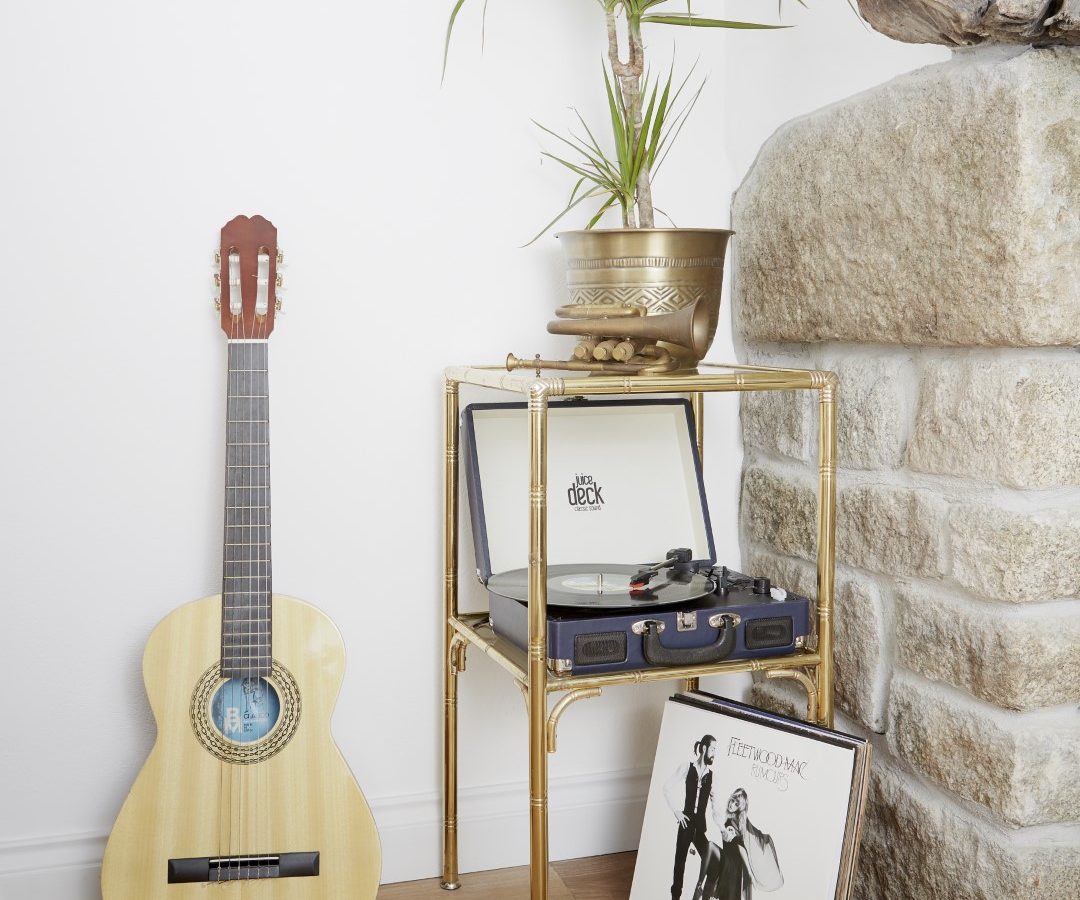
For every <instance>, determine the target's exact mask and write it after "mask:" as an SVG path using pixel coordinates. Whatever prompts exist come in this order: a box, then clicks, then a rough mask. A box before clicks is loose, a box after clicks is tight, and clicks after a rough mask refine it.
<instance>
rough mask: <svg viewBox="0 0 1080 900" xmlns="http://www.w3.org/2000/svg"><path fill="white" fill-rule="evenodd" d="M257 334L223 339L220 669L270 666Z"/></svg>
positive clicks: (258, 673) (264, 399)
mask: <svg viewBox="0 0 1080 900" xmlns="http://www.w3.org/2000/svg"><path fill="white" fill-rule="evenodd" d="M269 383H270V382H269V378H268V373H267V342H266V341H265V340H230V341H229V379H228V401H227V413H226V422H225V442H226V444H225V537H224V542H223V543H224V567H223V568H224V571H223V573H222V574H223V578H222V591H221V596H222V604H221V619H222V621H221V674H222V676H223V677H225V678H256V677H264V676H266V675H269V674H270V670H271V631H272V629H271V622H272V608H271V599H270V598H271V578H270V575H271V567H270V396H269V395H270V391H269Z"/></svg>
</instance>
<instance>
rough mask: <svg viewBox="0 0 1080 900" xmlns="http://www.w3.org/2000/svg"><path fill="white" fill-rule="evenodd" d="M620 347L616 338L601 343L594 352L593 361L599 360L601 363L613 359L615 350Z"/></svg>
mask: <svg viewBox="0 0 1080 900" xmlns="http://www.w3.org/2000/svg"><path fill="white" fill-rule="evenodd" d="M618 345H619V341H617V340H615V339H614V338H612V339H610V340H607V341H601V342H600V343H599V344H597V345H596V348H595V349H594V350H593V352H592V355H593V359H599V360H601V361H603V360H608V359H611V358H612V354H613V353H614V352H615V348H616V347H617V346H618Z"/></svg>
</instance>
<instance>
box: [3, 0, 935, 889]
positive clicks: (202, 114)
mask: <svg viewBox="0 0 1080 900" xmlns="http://www.w3.org/2000/svg"><path fill="white" fill-rule="evenodd" d="M473 5H474V6H475V7H476V8H467V9H466V11H465V13H463V15H462V18H461V22H460V26H459V29H460V30H459V34H458V40H457V43H456V47H455V53H454V55H453V58H452V61H451V70H450V74H449V77H448V79H447V84H446V85H445V86H444V87H443V88H442V89H440V88H439V64H440V54H441V46H442V38H443V33H444V27H445V14H446V7H448V6H449V2H448V0H447V2H441V0H440V2H436V0H427V2H426V3H424V4H422V5H415V6H410V7H407V8H406V6H404V5H395V4H392V3H391V4H382V5H374V8H376V9H378V10H379V14H380V15H381V17H382V18H380V19H377V18H375V17H374V16H373V15H372V14H369V13H368V12H367V11H368V10H369V9H371V8H373V5H372V4H356V3H352V4H345V3H328V4H318V5H315V4H298V3H285V2H281V0H270V2H265V0H264V2H261V3H252V2H233V3H228V4H221V3H208V2H205V0H194V2H190V3H186V4H181V5H162V4H147V3H138V2H134V0H115V2H112V3H108V4H85V3H79V2H74V0H54V2H52V3H48V4H45V3H39V4H5V5H4V6H3V8H2V9H0V84H2V85H3V88H2V89H0V122H2V127H3V131H2V134H3V139H2V142H0V198H2V199H0V263H2V264H0V285H2V289H0V290H2V294H3V304H4V313H5V315H4V319H3V322H2V324H0V341H2V347H0V384H2V385H3V387H2V391H0V398H2V406H0V416H2V418H0V427H2V428H3V435H4V438H3V441H2V443H0V454H2V455H0V460H2V467H0V472H2V478H3V485H2V502H3V509H4V517H3V525H2V528H3V531H2V544H0V562H2V569H0V575H2V581H0V584H2V585H3V590H4V593H5V602H4V604H3V609H4V611H5V614H6V616H5V621H4V623H3V626H2V627H0V677H2V684H3V689H2V702H3V713H4V720H5V726H4V729H3V739H2V740H0V897H2V898H4V900H7V898H13V900H14V898H18V900H22V898H34V900H37V898H42V900H52V898H54V897H55V898H62V900H83V898H92V897H95V896H96V888H95V886H94V885H95V878H96V873H95V870H94V866H95V865H96V861H97V859H98V858H99V857H100V853H101V850H102V848H103V846H104V839H105V836H106V835H107V833H108V829H109V827H110V825H111V823H112V820H113V818H114V816H115V815H116V812H117V810H118V809H119V806H120V804H121V802H122V800H123V798H124V796H125V793H126V791H127V789H128V787H129V785H130V783H131V781H132V780H133V778H134V776H135V774H136V772H137V771H138V769H139V767H140V765H141V764H142V761H143V760H144V758H145V756H146V754H147V752H148V750H149V748H150V746H151V743H152V741H153V734H154V727H153V723H152V720H151V717H150V713H149V709H148V706H147V703H146V700H145V698H144V695H143V690H142V685H141V679H140V674H139V668H140V658H141V653H142V647H143V644H144V642H145V640H146V637H147V635H148V633H149V631H150V629H151V628H152V627H153V625H154V623H155V622H157V621H158V620H159V619H160V618H161V617H162V616H164V615H165V614H166V613H168V612H169V611H170V610H171V609H173V608H174V607H175V606H177V605H179V604H180V603H182V602H184V601H187V600H190V599H194V598H197V597H200V596H202V595H205V594H208V593H213V592H214V591H215V590H216V589H217V587H218V581H219V577H220V573H219V555H220V546H219V544H220V532H219V528H220V504H221V493H222V491H221V462H220V461H221V452H222V451H221V446H222V440H223V437H222V427H221V418H222V417H221V409H222V402H221V388H222V377H221V375H222V369H223V364H224V346H223V341H222V335H221V333H220V331H219V330H218V327H217V325H216V321H215V314H214V312H213V309H212V307H211V304H210V296H211V286H210V254H211V251H212V249H213V247H214V245H215V241H216V237H217V231H218V229H219V228H220V226H221V225H222V224H223V223H224V222H225V221H227V220H228V219H229V218H231V217H232V216H234V215H236V214H238V213H246V214H252V213H256V212H258V213H262V214H264V215H266V216H268V217H269V218H271V219H272V220H273V221H274V222H275V223H276V224H277V226H278V228H279V231H280V236H281V241H282V245H283V247H284V248H285V251H286V262H287V268H286V270H285V271H286V284H287V287H288V290H287V291H286V292H285V313H284V314H283V315H282V316H281V317H280V318H279V320H278V327H277V330H276V332H275V334H274V337H273V340H272V351H271V358H272V360H273V375H272V385H273V400H272V404H273V414H274V540H275V588H276V589H277V590H279V591H282V592H285V593H291V594H294V595H296V596H300V597H303V598H305V599H308V600H310V601H311V602H314V603H316V604H317V605H319V606H321V607H322V608H323V609H325V610H326V611H327V612H328V613H329V614H330V615H331V616H332V617H333V618H334V619H335V620H336V621H337V622H338V624H339V625H340V627H341V629H342V631H343V633H344V635H345V639H346V643H347V645H348V648H349V651H350V659H349V668H348V671H347V674H346V681H345V685H344V689H343V691H342V694H341V697H340V700H339V704H338V712H337V716H336V719H335V733H336V737H337V740H338V742H339V744H340V745H341V748H342V750H343V752H344V754H345V756H346V757H347V759H348V760H349V761H350V763H351V764H352V766H353V768H354V770H355V771H356V773H357V775H358V777H359V780H360V782H361V785H362V787H363V788H364V790H365V793H366V795H367V797H368V799H369V800H370V801H371V803H372V806H373V809H374V811H375V813H376V817H377V819H378V821H379V824H380V828H381V830H382V834H383V840H384V849H385V869H384V877H385V879H386V880H401V879H408V878H417V877H423V876H430V875H433V874H435V872H436V871H437V867H438V831H439V828H438V819H439V815H440V807H439V800H438V797H439V781H440V753H439V746H440V745H439V729H440V709H441V703H440V690H439V677H440V676H439V673H440V663H439V659H438V647H439V640H440V626H439V623H438V613H439V608H440V593H439V591H440V559H439V556H440V496H441V495H440V478H441V468H440V441H441V430H440V413H441V399H442V397H441V379H440V370H441V369H442V367H443V366H444V365H447V364H450V363H458V362H475V361H497V360H499V359H501V358H502V357H503V355H504V354H505V353H506V352H507V351H508V350H513V351H515V352H516V353H518V354H519V355H526V354H531V353H534V352H537V351H540V352H543V353H545V354H551V353H560V354H561V353H565V352H566V351H567V344H566V341H565V340H560V339H555V338H552V337H549V336H548V335H546V334H545V332H544V328H543V325H544V322H545V321H546V319H547V318H548V317H549V315H550V311H551V309H552V307H553V306H554V305H557V304H558V303H559V302H561V301H560V299H559V298H560V290H561V272H560V261H559V251H558V247H557V244H556V242H555V240H554V239H552V238H546V239H544V240H543V241H541V242H539V243H538V244H537V245H534V246H533V247H531V248H529V249H519V247H518V245H519V244H521V243H523V242H524V241H525V240H527V239H528V238H529V237H531V236H532V234H533V232H534V231H535V230H536V229H537V228H538V227H539V225H541V224H542V223H543V222H545V221H547V218H548V217H549V216H550V215H551V214H552V213H553V211H554V210H555V209H557V208H558V206H559V202H560V200H561V198H562V197H563V195H564V192H565V191H566V190H567V189H568V187H569V184H568V182H567V180H566V179H565V178H564V177H563V176H562V174H561V173H559V172H558V171H557V170H556V169H555V167H554V166H551V165H545V166H540V164H539V159H540V157H539V147H540V142H539V141H538V138H537V133H536V131H535V129H534V128H533V127H532V126H531V125H530V124H529V118H530V117H535V118H537V119H539V120H541V121H543V122H545V123H549V124H552V125H556V126H557V125H559V124H562V123H566V122H568V121H569V118H568V117H569V113H568V112H567V110H566V106H567V105H568V104H570V103H574V104H576V105H578V106H579V107H580V108H581V109H582V110H583V111H584V112H586V113H587V114H593V115H594V116H595V115H596V114H599V113H601V112H602V110H603V107H602V95H601V94H600V93H599V83H598V81H597V76H598V66H599V59H600V55H601V53H602V52H603V46H604V43H603V36H602V28H601V23H600V21H599V13H598V11H597V9H596V7H595V4H592V3H584V2H580V0H546V2H545V3H543V4H522V3H513V2H510V0H496V2H492V3H491V4H490V9H489V15H488V23H487V46H486V50H485V52H484V53H483V55H481V53H480V48H479V6H480V3H479V0H475V2H474V4H473ZM399 6H400V11H399ZM534 6H535V7H536V10H539V11H538V12H537V11H534V10H533V7H534ZM766 6H767V5H766ZM819 6H820V7H821V8H818V9H814V10H811V11H806V12H804V11H802V10H797V11H794V12H792V13H791V15H790V19H791V21H793V22H796V21H797V22H798V24H799V28H798V29H795V30H792V31H790V32H786V33H784V34H780V35H777V34H770V35H761V34H737V35H734V36H733V37H729V36H727V35H724V34H716V33H710V34H707V35H686V36H685V37H684V40H682V42H681V44H680V51H679V59H680V60H682V61H689V60H692V59H694V58H695V57H697V56H698V55H699V54H700V58H701V61H700V64H699V67H700V70H701V71H702V72H708V73H709V75H710V80H709V85H708V87H707V89H706V94H705V95H704V97H703V99H702V101H701V104H700V106H699V108H698V110H697V112H696V115H695V117H694V118H693V120H692V121H691V123H690V125H688V126H687V128H686V130H685V132H684V134H683V137H682V144H681V148H679V149H678V150H677V151H676V153H675V154H674V155H673V156H672V157H671V158H670V160H669V162H668V164H667V171H666V172H663V173H661V176H660V178H659V180H658V182H657V187H656V193H657V196H658V199H659V205H660V206H662V207H663V208H665V209H667V210H668V211H669V212H670V213H671V214H672V216H673V217H674V218H675V220H676V221H677V222H678V223H679V224H686V225H690V224H693V225H708V226H724V225H726V224H727V221H728V204H729V198H730V193H731V190H732V187H733V185H734V184H736V183H737V182H738V180H739V179H740V178H741V175H742V173H743V172H744V171H745V169H746V168H747V166H748V165H749V164H750V162H751V161H752V158H753V155H754V153H755V152H756V150H757V148H758V146H759V145H760V143H761V141H762V140H763V139H764V138H765V137H767V135H768V134H769V133H770V132H771V131H772V129H773V128H775V127H776V125H778V124H780V123H781V122H782V121H783V120H785V119H787V118H790V117H791V116H793V115H796V114H799V113H801V112H805V111H807V110H810V109H812V108H814V107H816V106H819V105H821V104H823V103H826V102H829V101H831V100H833V99H836V98H839V97H841V96H844V95H846V94H849V93H852V92H854V91H856V90H859V89H861V88H864V87H866V86H869V85H871V84H874V83H876V82H878V81H881V80H884V79H885V78H887V77H889V76H891V75H892V74H894V73H896V72H900V71H904V70H907V69H910V68H912V67H914V66H916V65H918V64H921V63H923V62H926V61H930V60H936V59H938V58H940V57H941V55H942V53H941V51H938V50H927V49H924V48H908V47H903V46H901V45H898V44H893V43H890V42H888V41H886V40H885V39H884V38H881V37H879V36H877V35H874V34H871V33H870V32H868V31H866V30H865V29H864V28H863V27H862V26H861V25H859V23H858V22H856V21H855V20H854V17H853V15H852V14H851V13H850V12H849V11H848V10H847V9H846V7H844V5H843V3H841V2H839V0H834V2H833V4H832V5H831V6H828V7H826V6H825V5H824V4H822V3H820V2H819ZM743 8H744V9H743ZM761 10H762V5H761V4H760V3H757V4H755V3H751V2H744V3H739V4H735V3H731V4H728V7H727V12H729V13H732V14H734V13H738V12H744V11H745V12H747V14H754V13H760V12H761ZM702 11H703V12H705V11H706V10H704V8H703V10H702ZM708 11H709V12H712V11H713V10H708ZM672 36H673V35H672V34H671V32H666V31H663V30H661V31H654V32H653V33H652V34H651V35H650V36H649V40H650V47H651V50H652V52H653V54H654V56H653V58H654V59H656V60H657V61H661V60H665V59H667V58H668V55H669V47H670V43H671V37H672ZM725 53H726V54H727V56H726V57H725ZM729 160H730V162H729ZM580 221H581V220H578V221H577V222H573V223H568V224H571V225H575V226H576V225H578V224H580ZM732 356H733V352H732V348H731V345H730V329H727V330H726V331H725V333H724V334H722V335H721V336H720V338H719V339H718V342H717V346H716V349H715V350H714V352H713V358H715V359H723V358H731V357H732ZM710 403H711V405H710V412H711V413H712V417H711V419H710V421H709V433H708V435H707V442H708V446H709V448H710V451H711V455H710V457H709V459H708V463H707V465H708V469H707V471H708V473H709V482H710V496H711V501H712V504H713V510H714V519H715V526H716V532H717V540H718V547H719V550H720V554H721V557H722V558H725V559H728V560H733V559H734V558H735V554H736V553H737V543H736V505H735V504H736V499H737V490H738V474H737V473H738V472H739V455H740V451H739V446H738V436H737V432H738V428H737V418H736V415H737V407H736V406H735V405H734V403H733V402H732V400H731V398H726V399H716V400H714V401H710ZM330 473H333V477H328V475H329V474H330ZM388 560H394V561H393V562H389V561H388ZM667 692H668V690H667V689H666V688H664V687H663V686H660V687H656V688H653V689H650V690H638V691H636V692H635V691H631V690H629V689H627V688H622V689H615V690H611V691H609V692H608V694H607V696H605V697H604V698H603V699H601V700H594V701H590V702H589V703H588V704H582V705H579V706H577V707H575V708H574V709H572V710H571V711H570V712H569V713H568V714H567V716H566V718H565V719H564V722H563V725H562V727H561V730H560V751H559V753H558V755H557V756H555V757H554V758H553V759H552V767H551V778H552V805H553V825H555V826H557V827H556V828H554V829H553V854H554V855H556V856H577V855H582V854H588V853H596V852H603V851H606V850H614V849H620V848H624V847H630V846H633V845H634V843H635V842H636V837H637V834H636V825H635V823H634V813H635V811H637V810H640V805H641V802H642V798H643V796H644V778H645V776H646V774H647V769H648V766H649V763H650V759H651V751H652V747H653V743H654V741H655V731H656V727H657V723H658V714H659V707H660V705H661V700H662V698H663V697H664V696H665V694H666V693H667ZM461 724H462V735H463V739H462V755H461V785H462V789H463V792H462V814H463V844H462V862H463V866H464V867H465V868H466V869H472V868H487V867H491V866H497V865H506V864H510V863H515V862H523V861H525V859H526V844H525V833H526V809H527V800H526V796H527V791H526V788H525V777H526V760H525V737H526V731H525V720H524V712H523V707H522V703H521V699H520V697H519V695H518V693H517V691H516V689H514V688H513V687H512V685H511V684H510V683H509V681H508V680H506V679H503V678H501V677H498V675H497V673H496V671H495V670H494V668H493V667H492V666H491V665H490V664H488V663H487V661H486V660H484V659H480V658H476V656H475V654H474V655H473V657H471V658H470V664H469V670H468V672H467V674H466V675H465V676H464V678H463V680H462V710H461Z"/></svg>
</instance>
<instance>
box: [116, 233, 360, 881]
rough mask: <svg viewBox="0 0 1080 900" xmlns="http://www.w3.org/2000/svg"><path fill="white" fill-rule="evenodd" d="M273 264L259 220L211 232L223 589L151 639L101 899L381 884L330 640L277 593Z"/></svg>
mask: <svg viewBox="0 0 1080 900" xmlns="http://www.w3.org/2000/svg"><path fill="white" fill-rule="evenodd" d="M278 262H279V259H278V253H277V229H276V228H275V227H274V226H273V225H272V224H271V223H270V222H268V221H267V220H266V219H264V218H262V217H260V216H255V217H252V218H247V217H245V216H239V217H237V218H235V219H233V220H232V221H231V222H229V223H228V224H227V225H226V226H225V227H224V228H223V229H222V231H221V251H220V263H219V273H218V278H219V283H220V285H221V298H220V307H221V325H222V328H223V329H224V331H225V334H226V335H227V337H228V358H229V371H228V400H227V416H226V423H225V430H226V437H225V440H226V445H225V529H224V532H225V533H224V540H223V546H224V566H223V572H222V585H223V586H222V592H221V594H219V595H214V596H211V597H206V598H204V599H202V600H196V601H195V602H194V603H189V604H187V605H186V606H181V607H180V608H179V609H177V610H175V611H174V612H172V613H171V614H170V615H169V616H167V617H166V618H165V619H164V620H163V621H162V622H161V623H160V624H159V625H158V626H157V627H156V628H155V629H154V631H153V633H152V634H151V635H150V640H149V642H148V643H147V645H146V652H145V655H144V657H143V678H144V680H145V682H146V692H147V694H148V695H149V699H150V705H151V707H152V709H153V712H154V718H155V720H156V721H157V729H158V734H157V740H156V742H155V744H154V748H153V750H152V751H151V753H150V757H149V759H148V760H147V762H146V764H145V765H144V766H143V769H142V771H141V772H140V774H139V777H138V779H137V780H136V782H135V785H134V786H133V787H132V789H131V792H130V793H129V794H128V797H127V800H126V801H125V803H124V806H123V808H122V809H121V810H120V815H119V817H118V818H117V820H116V824H115V826H114V827H113V830H112V834H111V836H110V837H109V842H108V846H107V847H106V849H105V858H104V860H103V862H102V870H101V891H102V895H103V897H104V900H158V898H166V900H194V898H200V900H206V898H207V897H211V896H213V897H226V898H227V897H235V898H242V900H368V898H374V897H375V895H376V892H377V890H378V885H379V868H380V862H381V855H380V848H379V836H378V832H377V831H376V829H375V822H374V819H373V818H372V816H371V811H370V810H369V808H368V805H367V802H366V801H365V799H364V795H363V794H362V793H361V791H360V788H359V786H358V785H357V783H356V780H355V779H354V778H353V776H352V773H351V772H350V771H349V768H348V766H347V765H346V763H345V760H344V759H343V758H342V756H341V753H340V751H339V750H338V748H337V746H336V745H335V743H334V741H333V738H332V737H331V735H330V716H331V713H332V712H333V706H334V701H335V699H336V696H337V693H338V689H339V687H340V685H341V679H342V674H343V671H344V662H345V651H344V646H343V644H342V641H341V636H340V634H339V633H338V631H337V628H336V627H335V626H334V624H333V623H332V622H331V621H330V619H329V618H327V616H325V615H324V614H323V613H321V612H320V611H319V610H317V609H316V608H315V607H313V606H309V605H308V604H307V603H304V602H302V601H300V600H296V599H293V598H291V597H285V596H282V595H280V594H273V593H272V592H271V579H270V559H271V553H270V442H269V414H268V412H269V398H268V394H269V391H268V377H267V340H268V338H269V337H270V333H271V331H272V330H273V327H274V314H275V312H276V311H277V300H276V295H275V288H276V287H277V286H278V283H277V266H278ZM208 885H214V886H221V887H222V889H223V892H222V893H217V892H215V893H213V894H207V893H206V887H207V886H208Z"/></svg>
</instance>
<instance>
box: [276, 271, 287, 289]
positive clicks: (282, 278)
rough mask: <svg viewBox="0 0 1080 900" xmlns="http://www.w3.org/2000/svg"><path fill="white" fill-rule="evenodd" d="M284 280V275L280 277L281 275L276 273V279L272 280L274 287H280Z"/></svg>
mask: <svg viewBox="0 0 1080 900" xmlns="http://www.w3.org/2000/svg"><path fill="white" fill-rule="evenodd" d="M284 280H285V276H284V275H282V274H281V273H280V272H279V273H278V276H277V278H275V279H274V285H275V287H281V283H282V282H283V281H284Z"/></svg>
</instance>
